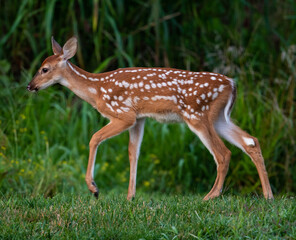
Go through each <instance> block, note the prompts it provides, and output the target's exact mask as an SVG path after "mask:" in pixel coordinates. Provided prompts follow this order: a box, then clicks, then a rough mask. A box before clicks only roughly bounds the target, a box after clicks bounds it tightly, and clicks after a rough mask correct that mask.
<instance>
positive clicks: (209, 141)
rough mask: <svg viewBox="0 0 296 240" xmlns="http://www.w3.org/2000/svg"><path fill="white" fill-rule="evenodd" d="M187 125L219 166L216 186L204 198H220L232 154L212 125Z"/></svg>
mask: <svg viewBox="0 0 296 240" xmlns="http://www.w3.org/2000/svg"><path fill="white" fill-rule="evenodd" d="M187 124H188V127H189V128H190V129H191V131H193V132H194V133H195V134H196V135H197V136H198V137H199V138H200V140H201V141H202V143H203V144H204V145H205V146H206V147H207V149H208V150H209V151H210V153H211V154H212V155H213V157H214V159H215V162H216V164H217V177H216V180H215V183H214V186H213V187H212V189H211V191H210V192H209V193H208V194H207V195H206V196H205V197H204V200H208V199H211V198H215V197H218V196H219V195H220V194H221V192H222V188H223V184H224V180H225V177H226V174H227V172H228V166H229V162H230V156H231V152H230V151H229V150H228V149H227V148H226V146H225V145H224V143H223V141H222V140H221V139H220V137H219V136H218V134H217V133H216V131H215V129H214V127H213V126H212V125H211V124H200V123H197V124H194V123H187Z"/></svg>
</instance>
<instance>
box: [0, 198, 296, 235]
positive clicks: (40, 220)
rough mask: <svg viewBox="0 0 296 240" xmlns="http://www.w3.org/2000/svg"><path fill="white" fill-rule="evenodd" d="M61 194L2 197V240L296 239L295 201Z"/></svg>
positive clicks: (0, 230)
mask: <svg viewBox="0 0 296 240" xmlns="http://www.w3.org/2000/svg"><path fill="white" fill-rule="evenodd" d="M125 197H126V196H125V195H122V194H115V193H114V194H101V195H100V196H99V199H98V200H96V199H95V198H93V197H91V196H89V195H84V196H77V195H67V194H59V195H56V196H54V197H53V198H44V197H42V196H39V197H30V196H20V195H4V196H1V198H0V211H1V215H0V238H1V239H28V238H30V239H47V238H52V239H230V238H232V239H249V238H250V239H295V237H296V214H295V213H296V212H295V199H294V197H291V196H290V197H276V198H275V200H273V201H266V200H265V199H264V198H261V197H251V196H248V197H246V196H233V195H228V196H222V197H220V198H218V199H214V200H210V201H202V196H200V195H184V196H182V195H161V194H152V195H148V194H142V193H140V194H138V195H137V197H136V198H135V199H134V200H133V201H131V202H129V201H127V200H126V199H125Z"/></svg>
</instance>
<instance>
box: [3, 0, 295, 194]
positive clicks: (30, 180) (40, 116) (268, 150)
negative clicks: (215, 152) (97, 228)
mask: <svg viewBox="0 0 296 240" xmlns="http://www.w3.org/2000/svg"><path fill="white" fill-rule="evenodd" d="M0 31H1V34H0V104H1V107H0V191H1V192H2V193H7V192H11V193H15V192H17V193H20V194H33V195H37V194H44V195H45V196H53V195H55V194H56V193H57V192H76V193H81V192H83V193H88V190H87V187H86V184H85V182H84V175H85V171H86V166H87V158H88V141H89V140H90V138H91V135H92V134H93V133H94V132H95V131H97V130H98V129H99V128H101V127H102V126H103V125H105V124H106V123H107V120H106V119H104V118H102V117H101V116H100V115H99V114H98V113H97V112H96V111H95V110H94V109H93V108H92V107H91V106H89V105H88V104H87V103H84V102H82V101H81V100H79V99H78V98H77V97H76V96H75V95H74V94H73V93H71V92H70V91H69V90H67V89H65V88H62V87H61V86H53V87H51V88H49V89H47V90H45V91H41V92H39V93H38V94H31V93H29V92H27V91H26V86H27V84H28V82H29V81H30V80H31V78H32V76H33V75H34V74H35V72H36V71H37V69H38V68H39V66H40V65H41V63H42V61H43V60H44V59H45V58H46V57H47V56H49V55H52V50H51V44H50V37H51V36H52V35H53V36H54V37H55V39H56V40H57V41H58V42H59V43H60V44H61V45H62V44H64V43H65V41H66V40H67V39H68V38H70V37H71V36H72V35H76V36H77V37H78V39H79V49H78V53H77V55H76V57H74V58H73V60H71V61H73V62H74V63H75V64H77V65H78V66H80V67H82V68H84V69H86V70H87V71H90V72H102V71H108V70H114V69H116V68H119V67H132V66H144V67H151V66H153V67H154V66H160V67H162V66H163V67H174V68H181V69H187V70H192V71H213V72H219V73H222V74H225V75H227V76H229V77H232V78H234V79H235V81H236V83H237V85H238V97H237V102H236V104H235V107H234V110H233V114H232V117H233V118H234V119H235V122H237V123H238V125H239V126H241V127H242V128H243V129H245V130H246V131H248V132H249V133H250V134H252V135H254V136H256V137H258V139H259V141H260V143H261V147H262V151H263V155H264V157H265V161H266V166H267V170H268V173H269V176H270V181H271V185H272V188H273V191H274V192H275V193H289V192H294V193H295V191H296V184H295V183H296V176H295V172H296V167H295V158H296V148H295V137H296V136H295V135H296V134H295V132H296V131H295V129H294V122H295V112H294V110H295V77H296V71H295V63H296V2H295V1H294V0H269V1H268V0H266V1H253V0H252V1H248V0H235V1H220V0H211V1H204V0H203V1H188V0H176V1H161V0H148V1H144V0H134V1H127V0H116V1H115V0H114V1H111V0H110V1H108V0H106V1H103V0H101V1H99V0H93V1H91V0H89V1H86V0H76V1H75V0H69V1H58V0H46V1H37V0H22V1H18V0H10V1H5V0H0ZM127 146H128V134H127V133H124V134H122V135H120V136H117V137H115V138H113V139H111V140H108V141H106V142H104V143H103V144H102V145H101V146H100V147H99V151H98V157H97V164H96V167H95V180H96V182H97V184H98V186H99V187H100V188H101V189H102V190H104V191H111V190H112V189H120V191H126V189H127V186H128V178H129V161H128V152H127ZM227 146H228V147H229V148H230V149H231V151H232V152H233V155H232V161H231V163H230V169H229V173H228V176H227V178H226V182H225V190H224V191H225V192H236V191H239V192H240V193H241V192H243V193H250V192H255V193H261V185H260V181H259V177H258V174H257V172H256V169H255V167H254V165H253V164H252V162H251V161H250V159H249V158H248V157H247V156H246V155H244V154H243V153H242V152H241V151H240V150H238V149H237V148H235V147H233V146H230V145H229V144H228V143H227ZM215 177H216V167H215V163H214V161H213V159H212V157H211V155H210V154H209V153H208V151H207V150H206V149H205V147H204V146H203V145H202V144H201V142H200V141H199V140H198V138H197V137H196V136H195V135H194V134H193V133H191V132H190V131H189V130H188V128H187V127H186V126H185V125H182V124H181V125H176V124H170V125H166V124H164V125H161V124H159V123H157V122H155V121H153V120H148V121H147V124H146V128H145V135H144V140H143V144H142V151H141V155H140V159H139V168H138V179H137V181H138V189H143V190H145V191H161V192H166V193H169V192H178V193H186V192H189V191H191V192H198V193H205V192H207V191H209V190H210V188H211V186H212V184H213V183H214V180H215ZM123 189H124V190H123Z"/></svg>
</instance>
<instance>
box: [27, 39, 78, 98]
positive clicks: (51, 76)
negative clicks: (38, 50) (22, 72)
mask: <svg viewBox="0 0 296 240" xmlns="http://www.w3.org/2000/svg"><path fill="white" fill-rule="evenodd" d="M51 44H52V50H53V53H54V55H52V56H50V57H48V58H46V59H45V60H44V62H43V63H42V65H41V67H40V68H39V70H38V71H37V73H36V74H35V76H34V77H33V79H32V81H31V82H30V83H29V84H28V87H27V89H28V90H29V91H33V92H35V91H38V90H41V89H45V88H47V87H49V86H51V85H53V84H55V83H58V82H59V81H61V79H62V78H63V71H62V70H63V68H64V67H65V66H66V62H67V60H68V59H70V58H72V57H73V56H74V55H75V53H76V51H77V39H76V38H75V37H72V38H70V39H69V40H68V41H67V42H66V43H65V45H64V46H63V48H62V47H61V46H60V45H59V44H58V43H57V42H56V41H55V40H54V38H53V37H51Z"/></svg>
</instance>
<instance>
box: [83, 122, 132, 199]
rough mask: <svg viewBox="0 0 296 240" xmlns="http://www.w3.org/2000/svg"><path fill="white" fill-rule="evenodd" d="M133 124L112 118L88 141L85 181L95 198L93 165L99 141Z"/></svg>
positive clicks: (96, 192) (95, 187)
mask: <svg viewBox="0 0 296 240" xmlns="http://www.w3.org/2000/svg"><path fill="white" fill-rule="evenodd" d="M133 124H134V121H133V122H131V121H130V122H128V121H123V120H120V119H112V120H111V121H110V123H109V124H107V125H106V126H104V127H103V128H101V129H100V130H99V131H98V132H96V133H95V134H94V135H93V136H92V138H91V140H90V142H89V159H88V165H87V170H86V176H85V181H86V184H87V186H88V189H89V190H90V191H91V192H92V193H93V194H94V196H95V197H96V198H97V197H98V195H99V190H98V188H97V186H96V183H95V181H94V179H93V177H94V165H95V160H96V153H97V148H98V146H99V144H100V143H101V142H103V141H104V140H106V139H108V138H111V137H113V136H116V135H118V134H120V133H121V132H123V131H124V130H126V129H128V128H129V127H131V126H132V125H133Z"/></svg>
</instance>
